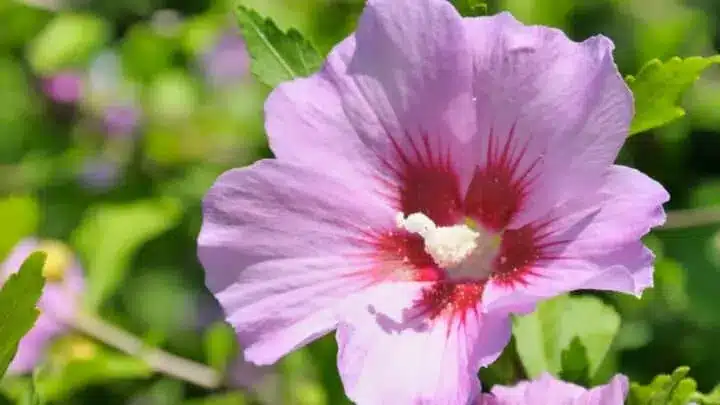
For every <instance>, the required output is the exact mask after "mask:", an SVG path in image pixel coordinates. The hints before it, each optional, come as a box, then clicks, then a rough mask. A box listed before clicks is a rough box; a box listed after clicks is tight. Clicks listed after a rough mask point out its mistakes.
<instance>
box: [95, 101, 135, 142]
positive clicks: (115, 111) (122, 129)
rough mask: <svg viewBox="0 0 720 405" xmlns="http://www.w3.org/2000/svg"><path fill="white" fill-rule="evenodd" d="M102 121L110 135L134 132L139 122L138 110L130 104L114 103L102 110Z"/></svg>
mask: <svg viewBox="0 0 720 405" xmlns="http://www.w3.org/2000/svg"><path fill="white" fill-rule="evenodd" d="M104 114H105V115H104V117H103V123H104V126H105V131H107V133H108V135H110V136H125V135H130V134H132V133H133V132H135V129H136V128H137V126H138V124H139V122H140V112H139V111H138V109H137V108H135V107H134V106H132V105H126V104H116V105H111V106H109V107H107V108H106V109H105V111H104Z"/></svg>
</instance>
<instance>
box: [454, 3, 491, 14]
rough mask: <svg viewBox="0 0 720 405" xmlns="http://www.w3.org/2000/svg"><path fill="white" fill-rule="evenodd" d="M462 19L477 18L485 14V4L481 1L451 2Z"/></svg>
mask: <svg viewBox="0 0 720 405" xmlns="http://www.w3.org/2000/svg"><path fill="white" fill-rule="evenodd" d="M452 3H453V5H455V8H456V9H457V11H458V12H459V13H460V15H461V16H463V17H478V16H483V15H485V14H487V2H485V1H481V0H452Z"/></svg>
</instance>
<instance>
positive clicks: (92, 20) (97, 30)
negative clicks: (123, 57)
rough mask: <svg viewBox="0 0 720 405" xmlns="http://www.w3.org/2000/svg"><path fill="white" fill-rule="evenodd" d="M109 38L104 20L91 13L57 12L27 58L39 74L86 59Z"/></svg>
mask: <svg viewBox="0 0 720 405" xmlns="http://www.w3.org/2000/svg"><path fill="white" fill-rule="evenodd" d="M109 37H110V28H109V26H108V24H107V22H106V21H105V20H102V19H99V18H98V17H96V16H94V15H92V14H80V13H64V14H58V15H57V17H55V19H54V20H52V21H51V22H50V23H49V24H48V25H47V26H45V29H43V30H42V32H40V34H38V36H37V37H35V39H34V40H33V42H32V43H31V46H30V49H29V51H28V52H29V54H28V59H29V60H30V64H31V65H32V67H33V69H34V70H35V71H36V72H38V73H41V74H49V73H53V72H55V71H58V70H61V69H65V68H68V67H74V66H77V65H80V64H82V63H84V62H86V61H87V59H88V58H89V57H90V56H92V54H93V53H94V52H95V51H97V50H98V49H100V48H101V47H102V46H103V45H104V44H105V43H106V42H107V40H108V39H109Z"/></svg>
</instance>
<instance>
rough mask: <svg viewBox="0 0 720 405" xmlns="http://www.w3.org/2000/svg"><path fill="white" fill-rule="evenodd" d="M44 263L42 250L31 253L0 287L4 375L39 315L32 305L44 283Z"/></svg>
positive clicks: (0, 353)
mask: <svg viewBox="0 0 720 405" xmlns="http://www.w3.org/2000/svg"><path fill="white" fill-rule="evenodd" d="M44 264H45V253H41V252H35V253H33V254H31V255H30V256H29V257H28V258H27V259H26V260H25V262H24V263H23V265H22V266H21V267H20V270H19V271H18V272H17V273H14V274H12V275H10V277H8V279H7V281H5V283H4V284H3V286H2V289H0V376H2V375H4V374H5V371H6V370H7V368H8V366H9V365H10V362H11V361H12V359H13V357H14V356H15V352H16V351H17V346H18V343H19V342H20V339H22V337H23V336H25V334H26V333H27V332H28V331H29V330H30V329H31V328H32V327H33V325H34V324H35V320H37V317H38V315H39V311H38V310H37V308H36V307H35V306H36V305H37V302H38V300H39V299H40V296H41V295H42V289H43V286H44V285H45V279H44V278H43V276H42V268H43V265H44Z"/></svg>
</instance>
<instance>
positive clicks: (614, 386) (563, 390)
mask: <svg viewBox="0 0 720 405" xmlns="http://www.w3.org/2000/svg"><path fill="white" fill-rule="evenodd" d="M627 392H628V380H627V377H625V376H623V375H617V376H615V377H614V378H613V379H612V380H611V381H610V382H609V383H608V384H606V385H602V386H599V387H595V388H593V389H591V390H588V389H585V388H583V387H581V386H579V385H575V384H570V383H567V382H564V381H560V380H558V379H556V378H555V377H553V376H551V375H550V374H547V373H545V374H543V375H541V376H540V377H539V378H538V379H536V380H533V381H523V382H521V383H519V384H517V385H515V386H512V387H504V386H498V385H496V386H495V387H493V389H492V392H491V393H490V394H484V395H482V397H481V398H480V400H479V401H478V402H477V405H536V404H557V405H622V404H623V403H625V396H626V395H627Z"/></svg>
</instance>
